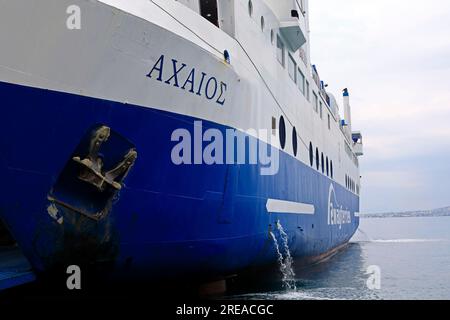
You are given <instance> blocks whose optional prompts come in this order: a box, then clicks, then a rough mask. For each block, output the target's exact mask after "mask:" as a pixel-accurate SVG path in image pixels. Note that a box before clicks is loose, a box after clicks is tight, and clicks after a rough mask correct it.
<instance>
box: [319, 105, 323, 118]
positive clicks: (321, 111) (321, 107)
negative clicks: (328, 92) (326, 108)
mask: <svg viewBox="0 0 450 320" xmlns="http://www.w3.org/2000/svg"><path fill="white" fill-rule="evenodd" d="M320 119H323V104H322V101H320Z"/></svg>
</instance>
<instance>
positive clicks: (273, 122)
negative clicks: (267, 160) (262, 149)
mask: <svg viewBox="0 0 450 320" xmlns="http://www.w3.org/2000/svg"><path fill="white" fill-rule="evenodd" d="M272 135H274V136H276V135H277V119H276V118H275V117H272Z"/></svg>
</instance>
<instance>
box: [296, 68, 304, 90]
mask: <svg viewBox="0 0 450 320" xmlns="http://www.w3.org/2000/svg"><path fill="white" fill-rule="evenodd" d="M297 84H298V88H299V89H300V91H301V92H302V93H303V95H305V76H304V75H303V72H302V71H301V70H300V69H297Z"/></svg>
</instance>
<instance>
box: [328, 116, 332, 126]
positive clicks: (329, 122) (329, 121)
mask: <svg viewBox="0 0 450 320" xmlns="http://www.w3.org/2000/svg"><path fill="white" fill-rule="evenodd" d="M328 130H331V117H330V114H328Z"/></svg>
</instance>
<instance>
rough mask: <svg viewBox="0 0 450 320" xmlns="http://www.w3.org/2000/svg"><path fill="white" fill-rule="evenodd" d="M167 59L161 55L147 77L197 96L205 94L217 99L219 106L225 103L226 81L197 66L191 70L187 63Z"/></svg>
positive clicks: (209, 97)
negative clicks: (200, 70) (201, 70)
mask: <svg viewBox="0 0 450 320" xmlns="http://www.w3.org/2000/svg"><path fill="white" fill-rule="evenodd" d="M166 60H168V59H166V57H165V55H161V56H160V57H159V59H158V61H156V63H155V65H154V66H153V67H152V69H151V70H150V72H149V73H148V74H147V77H148V78H150V79H155V80H156V81H159V82H161V83H165V84H167V85H170V86H173V87H175V88H179V89H181V90H184V91H187V92H189V93H192V94H196V95H197V96H204V97H205V98H206V99H207V100H213V101H215V103H217V104H218V105H219V106H223V105H225V103H226V94H227V90H228V85H227V83H226V82H224V81H220V80H218V79H217V78H216V77H215V76H210V75H208V74H207V73H205V72H200V73H199V72H198V71H197V69H196V68H190V71H189V67H188V65H187V64H185V63H183V62H179V61H178V60H176V59H170V60H171V61H170V62H166ZM166 63H167V65H166ZM196 79H198V80H196ZM180 84H182V85H181V86H180Z"/></svg>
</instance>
